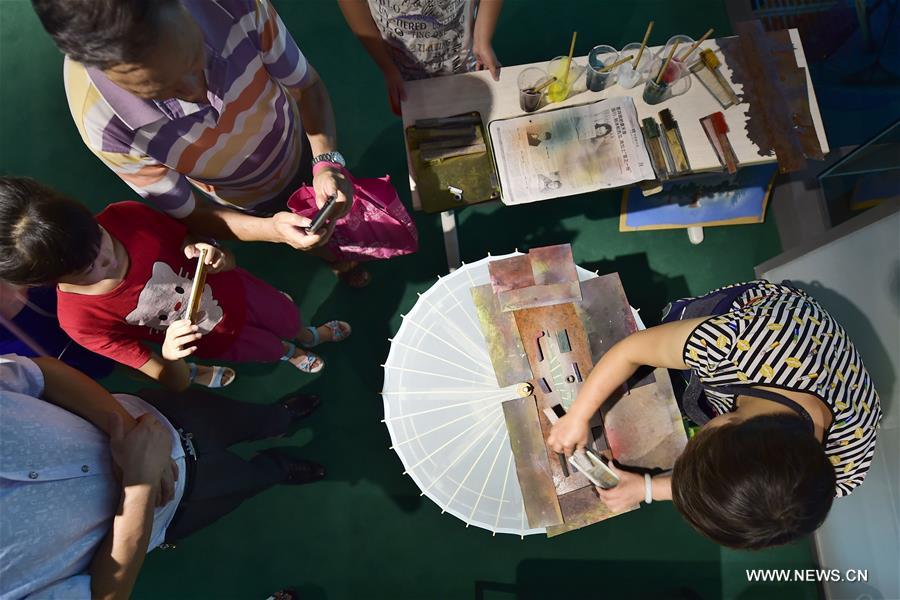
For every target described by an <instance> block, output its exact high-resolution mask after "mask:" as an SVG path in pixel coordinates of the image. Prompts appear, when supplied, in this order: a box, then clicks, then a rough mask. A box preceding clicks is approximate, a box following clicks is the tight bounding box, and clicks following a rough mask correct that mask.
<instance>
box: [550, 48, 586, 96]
mask: <svg viewBox="0 0 900 600" xmlns="http://www.w3.org/2000/svg"><path fill="white" fill-rule="evenodd" d="M566 64H568V65H569V71H568V73H567V72H566ZM547 75H549V76H551V77H556V81H554V82H553V83H551V84H550V86H549V87H548V88H547V102H562V101H563V100H565V99H566V98H568V97H569V95H570V94H571V93H572V87H573V86H574V85H575V80H576V79H578V76H579V75H581V68H580V67H579V66H578V64H577V63H576V62H575V59H574V58H573V59H572V61H571V62H569V60H568V59H567V58H566V57H565V56H557V57H556V58H554V59H553V60H551V61H550V64H549V65H548V66H547Z"/></svg>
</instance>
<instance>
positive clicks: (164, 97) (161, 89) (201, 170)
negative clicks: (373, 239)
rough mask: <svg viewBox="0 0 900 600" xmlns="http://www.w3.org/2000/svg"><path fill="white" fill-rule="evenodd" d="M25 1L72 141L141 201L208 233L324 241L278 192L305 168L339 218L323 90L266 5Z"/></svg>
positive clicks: (305, 244)
mask: <svg viewBox="0 0 900 600" xmlns="http://www.w3.org/2000/svg"><path fill="white" fill-rule="evenodd" d="M33 5H34V8H35V10H36V12H37V14H38V17H39V18H40V20H41V22H42V23H43V25H44V28H45V29H46V30H47V32H48V33H49V34H50V35H51V37H53V39H54V41H55V42H56V44H57V46H58V47H59V48H60V50H61V51H62V52H64V53H65V54H66V61H65V66H64V78H65V87H66V95H67V97H68V101H69V108H70V110H71V112H72V118H73V119H74V121H75V125H76V127H77V128H78V131H79V133H80V134H81V137H82V139H83V140H84V142H85V144H86V145H87V146H88V148H89V149H90V150H91V151H92V152H93V153H94V154H96V155H97V157H98V158H100V160H101V161H103V163H104V164H106V165H107V166H108V167H109V168H110V169H112V170H113V171H114V172H115V173H116V174H117V175H119V176H120V177H121V178H122V179H123V180H124V181H125V182H126V183H127V184H128V185H129V186H130V187H131V188H132V189H134V190H135V191H136V192H137V193H138V194H140V195H141V197H143V198H144V199H146V200H147V201H149V202H151V203H153V204H154V205H155V206H156V207H157V208H159V209H161V210H163V211H164V212H166V213H168V214H169V215H171V216H173V217H175V218H178V219H181V220H183V221H184V222H185V224H186V225H187V226H188V227H189V228H190V229H191V230H192V231H195V232H197V233H199V234H201V235H208V236H210V237H214V238H217V239H227V238H236V239H240V240H245V241H268V242H282V243H286V244H289V245H291V246H293V247H294V248H297V249H300V250H310V249H313V248H318V247H319V246H321V245H323V244H324V243H325V242H327V240H328V238H329V236H330V235H331V228H328V229H325V230H324V231H323V232H322V233H321V234H318V235H308V234H306V233H305V232H304V231H303V227H304V226H305V225H307V224H308V223H309V221H308V219H306V218H303V217H300V216H298V215H295V214H293V213H291V212H289V211H286V210H284V206H285V203H286V201H287V198H288V197H289V196H290V193H291V192H292V191H293V190H294V189H295V188H296V187H298V186H299V184H300V183H302V182H303V181H304V180H306V181H308V180H309V178H310V176H312V185H313V187H314V188H315V190H316V201H317V203H318V204H319V205H320V206H321V205H322V204H324V202H325V201H326V199H327V198H328V197H329V196H331V195H336V196H337V203H338V205H339V209H338V211H337V215H338V216H342V215H344V214H345V213H346V212H347V211H348V210H349V208H350V202H351V201H352V193H353V192H352V185H351V184H350V182H349V180H348V179H347V178H345V176H344V174H343V167H344V159H343V157H342V156H341V155H340V153H339V152H337V147H336V134H335V122H334V114H333V111H332V107H331V100H330V98H329V96H328V91H327V90H326V88H325V85H324V83H323V82H322V80H321V79H320V78H319V75H318V73H317V72H316V70H315V69H314V68H313V66H312V65H310V64H309V63H308V62H307V61H306V58H305V57H304V56H303V53H302V52H301V51H300V49H299V48H298V47H297V44H296V43H295V41H294V39H293V38H292V37H291V34H290V33H289V32H288V30H287V28H286V27H285V26H284V23H283V22H282V21H281V19H280V18H279V16H278V14H277V13H276V11H275V9H274V8H273V6H272V5H271V3H270V2H269V0H182V1H179V0H33ZM304 133H305V134H306V135H305V136H304V135H303V134H304ZM311 165H312V166H311ZM310 170H311V171H312V173H310ZM198 191H199V192H201V193H202V196H205V197H206V198H208V199H209V200H211V202H208V201H204V200H201V199H200V198H198V194H197V192H198ZM335 220H336V219H335ZM333 221H334V220H333ZM333 221H332V222H333ZM319 252H321V250H320V251H319Z"/></svg>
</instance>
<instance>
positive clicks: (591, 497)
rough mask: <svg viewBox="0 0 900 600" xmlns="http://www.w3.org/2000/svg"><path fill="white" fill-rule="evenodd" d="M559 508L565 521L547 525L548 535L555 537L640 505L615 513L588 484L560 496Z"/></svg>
mask: <svg viewBox="0 0 900 600" xmlns="http://www.w3.org/2000/svg"><path fill="white" fill-rule="evenodd" d="M559 508H560V510H561V511H562V515H563V519H564V523H563V524H561V525H554V526H552V527H547V537H555V536H557V535H560V534H563V533H567V532H569V531H573V530H575V529H580V528H582V527H586V526H588V525H593V524H594V523H597V522H599V521H604V520H606V519H608V518H610V517H615V516H618V515H621V514H625V513H626V512H630V511H632V510H634V509H636V508H638V506H637V505H635V506H632V507H631V508H628V509H625V510H623V511H622V512H618V513H614V512H612V511H610V510H609V508H607V506H606V505H605V504H603V501H602V500H600V498H599V497H598V496H597V493H596V492H595V491H594V488H593V486H588V487H584V488H581V489H579V490H575V491H574V492H569V493H568V494H565V495H563V496H560V498H559Z"/></svg>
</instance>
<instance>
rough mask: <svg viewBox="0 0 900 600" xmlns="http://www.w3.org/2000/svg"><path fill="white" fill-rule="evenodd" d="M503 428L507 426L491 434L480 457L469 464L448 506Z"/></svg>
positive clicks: (480, 436) (479, 437)
mask: <svg viewBox="0 0 900 600" xmlns="http://www.w3.org/2000/svg"><path fill="white" fill-rule="evenodd" d="M503 429H505V427H498V428H497V429H496V430H495V431H494V435H492V436H491V439H489V440H488V443H487V444H485V445H484V448H482V449H481V452H480V453H479V454H478V458H476V459H475V460H474V461H472V464H471V466H469V470H468V471H466V475H465V477H463V478H462V479H461V480H460V481H459V485H457V486H456V490H454V491H453V495H451V496H450V499H449V500H447V506H449V505H450V504H452V503H453V501H454V500H455V499H456V495H457V494H458V493H459V490H461V489H462V487H463V486H464V485H465V484H466V481H468V479H469V475H471V474H472V471H474V470H475V465H477V464H478V463H479V462H481V457H482V456H484V453H485V452H487V449H488V448H490V446H491V444H492V443H494V439H495V438H496V437H497V434H498V433H500V432H501V431H502V430H503ZM483 436H484V434H483V433H482V434H481V435H479V436H478V439H481V438H482V437H483Z"/></svg>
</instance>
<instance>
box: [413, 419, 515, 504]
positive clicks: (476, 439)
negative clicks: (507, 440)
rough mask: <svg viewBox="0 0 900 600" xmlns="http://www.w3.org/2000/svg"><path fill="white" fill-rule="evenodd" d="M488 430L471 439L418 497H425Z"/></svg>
mask: <svg viewBox="0 0 900 600" xmlns="http://www.w3.org/2000/svg"><path fill="white" fill-rule="evenodd" d="M500 429H501V428H500V427H498V428H497V429H496V430H495V431H494V435H497V432H498V431H500ZM490 430H491V429H490V427H485V428H484V429H483V430H482V432H481V433H479V434H478V435H477V436H475V439H473V440H472V441H471V442H470V443H469V445H468V446H466V447H465V448H463V450H462V451H461V452H460V453H459V454H457V455H456V458H454V459H453V460H452V461H451V462H450V464H449V465H447V468H446V469H444V470H443V471H441V473H440V475H438V476H437V477H435V478H434V479H432V480H431V483H429V484H428V485H427V486H426V487H425V488H423V489H422V493H421V494H420V495H421V496H424V495H425V492H427V491H428V490H430V489H431V486H433V485H434V484H435V483H437V482H438V481H440V480H441V478H442V477H443V476H444V475H446V474H447V472H448V471H449V470H450V469H452V468H453V467H454V466H456V463H458V462H459V461H460V459H461V458H462V457H463V456H465V455H466V453H467V452H468V451H469V450H471V449H472V446H474V445H475V444H476V443H477V442H478V440H480V439H481V438H483V437H484V434H486V433H487V432H488V431H490ZM491 439H492V440H493V439H494V438H491ZM488 445H490V442H488ZM479 458H480V457H479ZM460 485H462V484H460ZM456 491H457V492H458V491H459V488H457V489H456ZM455 496H456V493H455V492H454V494H453V497H455ZM453 497H451V498H450V500H448V501H447V504H448V506H449V504H450V502H452V501H453ZM445 512H447V509H446V508H442V509H441V513H442V514H443V513H445Z"/></svg>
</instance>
